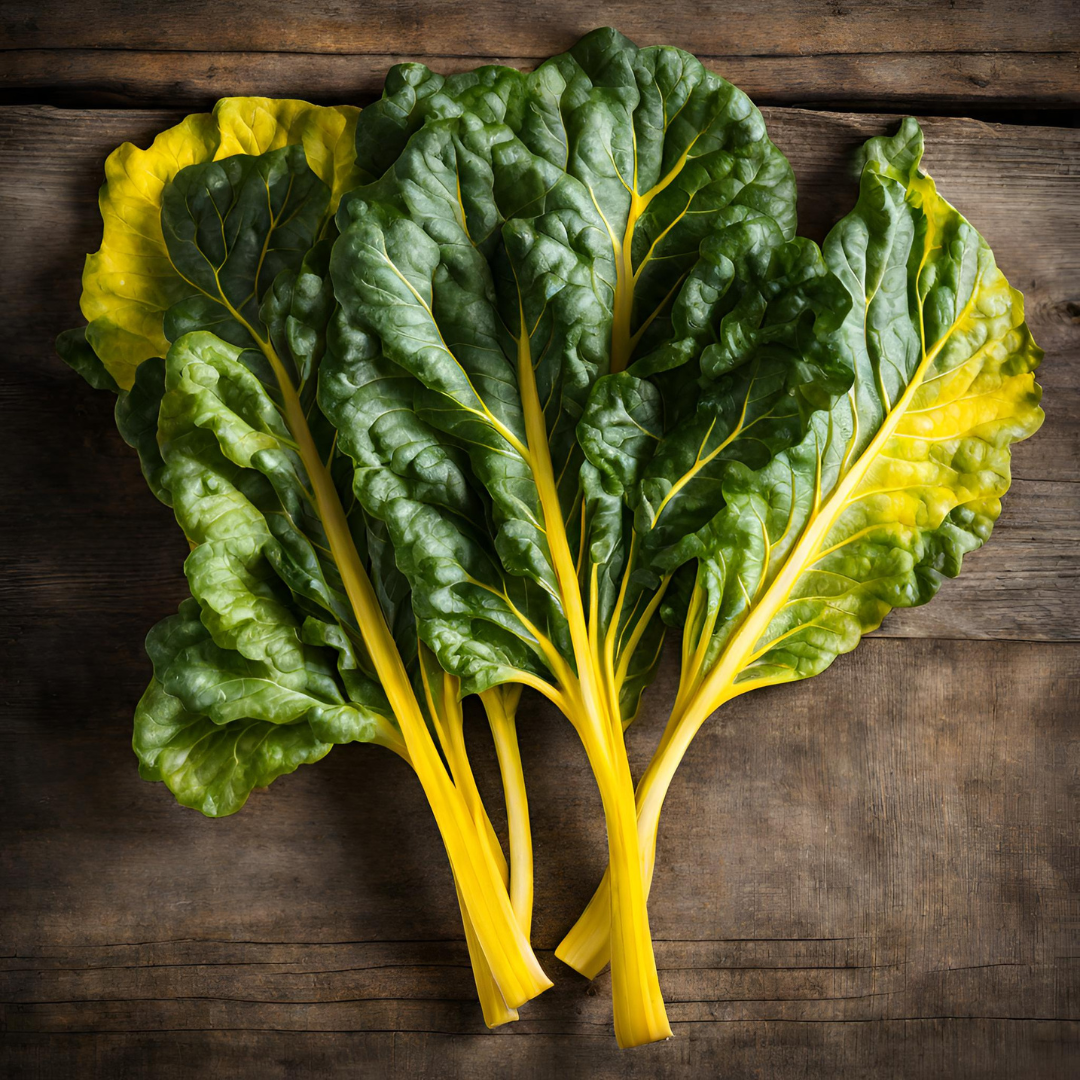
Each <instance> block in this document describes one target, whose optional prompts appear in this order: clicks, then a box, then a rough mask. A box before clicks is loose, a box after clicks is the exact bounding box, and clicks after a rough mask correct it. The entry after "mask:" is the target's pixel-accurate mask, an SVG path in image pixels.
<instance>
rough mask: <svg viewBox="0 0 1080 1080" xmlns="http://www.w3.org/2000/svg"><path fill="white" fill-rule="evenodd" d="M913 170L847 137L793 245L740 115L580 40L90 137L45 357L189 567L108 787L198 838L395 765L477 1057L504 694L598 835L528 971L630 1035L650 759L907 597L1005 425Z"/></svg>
mask: <svg viewBox="0 0 1080 1080" xmlns="http://www.w3.org/2000/svg"><path fill="white" fill-rule="evenodd" d="M921 149H922V136H921V132H920V131H919V129H918V125H917V124H915V122H914V121H911V120H908V121H905V122H904V124H903V125H902V127H901V129H900V132H899V133H898V134H897V135H896V136H894V137H892V138H876V139H872V140H871V141H870V142H869V143H868V144H867V146H866V147H865V148H864V149H863V151H862V158H861V171H862V181H861V189H860V195H859V200H858V202H857V204H856V206H855V208H854V210H853V211H852V212H851V213H850V214H849V215H848V216H847V217H845V218H844V219H843V220H842V221H841V222H839V223H838V224H837V226H836V227H835V228H834V230H833V232H832V233H830V235H829V237H828V239H827V240H826V242H825V245H824V248H823V249H820V250H819V249H818V248H817V246H816V245H814V244H813V243H812V242H810V241H808V240H805V239H801V238H797V237H796V236H795V232H796V213H795V183H794V177H793V174H792V171H791V168H790V166H789V164H788V162H787V161H786V160H785V159H784V157H783V155H782V154H781V153H780V152H779V151H778V150H777V149H776V147H775V146H774V145H773V144H772V142H771V141H770V140H769V138H768V135H767V133H766V131H765V125H764V122H763V120H762V117H761V115H760V113H759V112H758V111H757V109H756V108H755V107H754V106H753V105H752V103H751V102H750V101H749V100H748V99H747V98H746V96H745V95H743V94H742V93H741V92H740V91H738V90H737V89H736V88H735V87H733V86H731V84H729V83H727V82H725V81H724V80H723V79H721V78H720V77H718V76H716V75H714V74H712V73H710V72H708V71H706V70H705V69H704V68H703V67H702V65H701V64H700V63H698V61H696V60H695V59H694V58H693V57H691V56H689V55H688V54H686V53H683V52H681V51H679V50H677V49H671V48H650V49H640V50H639V49H638V48H636V47H635V46H634V45H633V44H631V43H630V42H628V41H627V40H626V39H625V38H623V37H622V36H621V35H618V34H617V33H615V32H614V31H611V30H600V31H595V32H594V33H592V34H590V35H588V36H587V37H586V38H584V39H583V40H582V41H581V42H579V43H578V45H577V46H575V48H574V49H573V50H571V52H569V53H567V54H565V55H562V56H558V57H555V58H553V59H552V60H549V61H547V62H545V63H544V64H542V65H541V66H540V67H539V68H538V69H537V70H536V71H535V72H533V73H531V74H528V75H526V74H522V73H520V72H517V71H515V70H513V69H508V68H500V67H486V68H481V69H479V70H477V71H475V72H470V73H467V74H464V75H457V76H453V77H451V78H448V79H443V78H442V77H440V76H438V75H436V74H434V73H432V72H430V71H429V70H427V69H426V68H424V67H422V66H420V65H411V64H407V65H401V66H399V67H397V68H395V69H393V70H392V71H391V72H390V74H389V75H388V77H387V82H386V88H385V91H384V94H383V96H382V98H381V99H380V101H378V102H377V103H375V104H374V105H372V106H370V107H369V108H367V109H365V110H364V111H363V112H360V111H359V110H357V109H354V108H349V107H341V108H332V109H330V108H318V107H315V106H310V105H307V104H305V103H302V102H295V101H275V100H270V99H256V98H237V99H225V100H223V101H222V102H219V103H218V105H217V107H216V108H215V110H214V112H213V113H212V114H207V115H199V116H193V117H189V118H188V119H187V120H185V121H184V122H183V123H182V124H180V125H178V126H177V127H175V128H172V129H170V130H169V131H167V132H164V133H163V134H161V135H159V136H158V138H157V139H156V140H155V142H154V144H153V146H152V147H151V148H150V149H149V150H147V151H140V150H137V149H135V148H134V147H132V146H130V145H128V144H125V146H123V147H121V148H119V149H118V150H117V151H116V152H115V153H114V154H113V155H112V156H111V157H110V158H109V161H108V162H107V164H106V177H107V183H106V185H105V187H104V188H103V189H102V197H101V209H102V215H103V218H104V222H105V232H104V237H103V241H102V247H101V250H100V251H99V252H98V253H97V254H95V255H92V256H90V257H89V258H88V260H87V265H86V270H85V273H84V278H83V283H84V292H83V302H82V307H83V314H84V315H85V317H86V318H87V326H86V327H85V328H81V329H79V330H76V331H69V332H68V333H66V334H64V335H61V338H60V341H59V347H60V350H61V353H62V355H63V356H64V357H65V359H66V360H68V362H69V363H71V364H72V366H74V367H75V368H76V369H77V370H79V371H80V372H81V373H82V374H83V375H84V376H85V377H86V378H87V379H88V381H90V382H91V383H92V384H93V385H95V386H98V387H103V388H109V389H112V390H114V391H115V392H117V394H118V402H117V423H118V426H119V428H120V431H121V433H122V434H123V435H124V437H125V439H126V440H127V441H128V442H129V443H131V445H132V446H134V447H135V448H136V450H137V451H138V453H139V456H140V459H141V463H142V468H143V472H144V475H145V476H146V479H147V481H148V483H149V484H150V486H151V488H152V489H153V491H154V493H155V494H156V495H157V496H158V497H159V498H161V499H162V500H163V501H165V502H166V503H168V504H169V505H170V506H171V507H172V508H173V510H174V512H175V514H176V518H177V521H178V522H179V524H180V526H181V528H182V529H183V531H184V534H185V536H186V537H187V539H188V541H189V543H190V545H191V554H190V555H189V556H188V558H187V561H186V562H185V567H184V569H185V574H186V577H187V581H188V585H189V588H190V591H191V597H190V599H188V600H185V601H184V603H183V604H182V605H181V607H180V610H179V612H178V613H177V614H176V615H174V616H171V617H169V618H167V619H165V620H164V622H162V623H160V624H159V625H158V626H157V627H155V628H154V630H153V631H152V632H151V634H150V637H149V638H148V642H147V649H148V652H149V653H150V657H151V660H152V662H153V666H154V677H153V680H152V682H151V684H150V687H149V688H148V690H147V692H146V694H145V695H144V697H143V699H142V701H141V702H140V705H139V707H138V710H137V713H136V722H135V739H134V745H135V750H136V753H137V754H138V756H139V761H140V771H141V773H142V775H143V776H145V777H146V778H148V779H155V780H162V781H164V782H165V783H166V784H167V786H168V787H169V788H170V790H171V791H172V792H173V793H174V794H175V795H176V797H177V798H178V799H179V800H180V801H181V802H182V803H184V804H185V805H189V806H193V807H195V808H196V809H199V810H201V811H202V812H203V813H206V814H210V815H220V814H228V813H232V812H234V811H236V810H238V809H239V808H240V807H241V806H242V805H243V803H244V801H245V799H246V798H247V796H248V794H249V793H250V791H251V790H252V789H253V788H254V787H257V786H264V785H266V784H268V783H269V782H270V781H271V780H273V779H274V778H276V777H277V776H280V775H282V774H284V773H287V772H291V771H293V770H294V769H296V768H297V767H298V766H299V765H301V764H305V763H310V762H313V761H316V760H318V759H319V758H321V757H323V756H324V755H325V754H326V753H328V752H329V750H330V749H331V747H332V746H334V745H336V744H339V743H345V742H352V741H362V742H373V743H377V744H379V745H381V746H383V747H385V748H388V749H390V750H392V751H393V752H395V753H396V754H397V755H398V756H400V757H401V758H403V759H404V760H405V761H407V762H408V763H409V764H410V765H411V767H412V768H413V770H414V771H415V772H416V775H417V777H418V779H419V780H420V783H421V786H422V788H423V790H424V793H425V796H426V797H427V799H428V802H429V804H430V806H431V808H432V811H433V813H434V816H435V819H436V823H437V825H438V827H439V830H440V834H441V836H442V839H443V843H444V845H445V847H446V851H447V856H448V858H449V861H450V865H451V869H452V871H453V875H454V881H455V886H456V888H457V891H458V898H459V902H460V907H461V912H462V918H463V922H464V927H465V934H466V940H467V943H468V946H469V953H470V958H471V960H472V963H473V970H474V975H475V978H476V984H477V989H478V993H479V996H480V1000H481V1004H482V1006H483V1010H484V1017H485V1020H486V1021H487V1023H488V1024H489V1025H490V1026H495V1025H497V1024H500V1023H504V1022H506V1021H509V1020H513V1019H515V1018H516V1016H517V1013H516V1009H517V1008H518V1007H519V1006H521V1005H522V1004H524V1003H525V1002H526V1001H528V1000H529V999H530V998H532V997H534V996H536V995H537V994H539V993H540V992H542V991H543V990H544V989H545V988H546V987H548V986H550V985H551V984H550V981H549V980H548V978H547V976H546V975H545V974H544V972H543V971H542V970H541V968H540V966H539V964H538V962H537V960H536V958H535V956H534V954H533V952H532V948H531V945H530V943H529V936H530V928H531V919H532V901H533V895H532V846H531V838H530V833H529V823H528V805H527V799H526V795H525V785H524V776H523V770H522V768H521V761H520V756H519V754H518V750H517V739H516V731H515V714H516V710H517V704H518V699H519V696H520V693H521V690H522V688H530V689H532V690H535V691H537V692H539V693H540V694H542V695H544V696H545V697H546V698H547V699H548V700H550V701H551V702H552V703H553V704H554V705H555V706H556V707H557V708H558V709H559V710H560V711H561V712H562V713H563V715H565V717H566V718H567V720H568V721H569V722H570V723H571V724H572V725H573V727H574V730H575V731H576V733H577V734H578V736H579V738H580V740H581V743H582V747H583V749H584V752H585V755H586V758H587V760H588V762H589V766H590V768H591V771H592V774H593V776H594V778H595V781H596V784H597V787H598V789H599V792H600V795H601V802H602V806H603V813H604V822H605V826H606V831H607V836H608V845H609V858H610V862H609V870H608V874H607V875H606V877H605V879H604V882H603V883H602V885H601V887H600V889H599V890H598V892H597V894H596V896H595V897H594V899H593V901H592V903H591V904H590V905H589V907H588V909H587V910H586V912H585V913H584V914H583V916H582V918H581V920H580V921H579V922H578V924H577V925H576V926H575V927H574V928H573V929H572V930H571V932H570V934H569V935H568V936H567V938H566V939H565V940H564V942H563V943H562V945H561V946H560V948H559V950H558V952H557V955H558V956H559V957H560V958H561V959H563V960H564V961H566V962H567V963H569V964H570V965H571V966H573V967H575V968H577V969H578V970H579V971H581V972H582V973H584V974H586V975H588V976H589V977H593V976H595V975H596V974H597V973H598V972H599V971H600V970H601V969H602V968H603V966H604V965H605V964H606V963H608V962H609V961H610V963H611V966H612V993H613V999H614V1019H615V1033H616V1037H617V1039H618V1041H619V1044H620V1045H621V1046H633V1045H638V1044H641V1043H648V1042H652V1041H656V1040H658V1039H663V1038H666V1037H668V1036H670V1034H671V1031H670V1027H669V1025H668V1021H667V1018H666V1015H665V1010H664V1003H663V999H662V997H661V993H660V985H659V979H658V975H657V969H656V961H655V958H654V955H653V948H652V940H651V936H650V933H649V923H648V913H647V906H646V899H647V896H648V889H649V884H650V882H651V878H652V871H653V866H654V861H655V848H656V833H657V824H658V819H659V812H660V807H661V805H662V803H663V800H664V796H665V794H666V792H667V789H668V786H669V785H670V783H671V781H672V778H673V776H674V773H675V770H676V768H677V766H678V764H679V762H680V761H681V759H682V757H683V755H684V754H685V752H686V749H687V746H688V745H689V742H690V740H691V739H692V738H693V736H694V734H696V732H697V731H698V730H699V729H700V727H701V725H702V724H703V723H704V721H705V720H706V719H707V718H708V717H709V716H710V715H711V714H712V713H713V712H714V711H715V710H716V709H717V708H719V707H721V706H722V705H723V704H725V703H726V702H727V701H729V700H731V699H732V698H734V697H736V696H739V695H741V694H742V693H745V692H746V691H748V690H752V689H755V688H756V687H758V686H764V685H774V684H776V683H780V682H787V681H792V680H795V679H802V678H807V677H810V676H812V675H815V674H818V673H819V672H821V671H822V670H824V668H825V667H827V666H828V665H829V664H830V663H831V662H832V660H833V659H835V657H836V656H838V655H840V654H841V653H843V652H847V651H849V650H850V649H852V648H854V647H855V645H856V644H857V643H858V641H859V640H860V637H861V636H862V634H864V633H866V632H868V631H870V630H872V629H874V628H876V627H877V626H878V625H879V624H880V622H881V620H882V619H883V618H884V616H885V615H886V614H887V613H888V611H889V610H891V609H892V608H894V607H904V606H914V605H916V604H921V603H925V602H926V601H927V600H929V599H930V598H931V597H932V596H933V595H934V593H935V592H936V590H937V587H938V585H939V584H940V581H941V579H942V577H943V576H953V575H955V574H957V573H958V572H959V570H960V566H961V560H962V557H963V555H964V554H965V553H966V552H968V551H971V550H973V549H975V548H977V547H978V546H980V545H981V544H982V543H983V542H985V540H986V539H987V537H988V536H989V534H990V530H991V528H992V525H993V522H994V520H995V518H996V516H997V514H998V512H999V509H1000V498H1001V496H1002V495H1003V494H1004V492H1005V490H1006V489H1007V487H1008V484H1009V446H1010V444H1011V443H1012V442H1014V441H1016V440H1018V439H1022V438H1025V437H1027V436H1028V435H1030V434H1032V433H1033V432H1034V431H1035V430H1036V429H1037V427H1038V425H1039V422H1040V420H1041V412H1040V410H1039V408H1038V399H1039V390H1038V387H1037V385H1036V384H1035V382H1034V379H1033V374H1032V373H1033V371H1034V369H1035V368H1036V366H1037V365H1038V362H1039V359H1040V357H1041V352H1040V350H1039V349H1038V348H1037V347H1036V346H1035V345H1034V343H1033V342H1032V340H1031V337H1030V334H1029V333H1028V331H1027V328H1026V325H1025V324H1024V321H1023V303H1022V298H1021V297H1020V294H1019V293H1017V292H1016V291H1015V290H1013V289H1011V288H1010V287H1009V285H1008V283H1007V282H1006V281H1005V279H1004V277H1003V276H1002V274H1001V273H1000V271H999V270H998V269H997V267H996V265H995V263H994V259H993V255H992V253H991V252H990V250H989V248H988V247H987V245H986V243H985V241H984V240H983V239H982V238H981V237H980V236H979V235H978V233H977V232H976V231H975V230H974V229H973V228H972V226H971V225H970V224H968V222H967V221H966V220H965V219H964V218H962V217H961V216H960V215H959V213H958V212H957V211H956V210H954V209H953V208H952V207H951V206H950V205H949V204H948V203H946V202H945V201H944V200H943V199H942V198H941V197H940V196H939V195H938V194H937V191H936V188H935V186H934V184H933V181H932V180H930V179H929V177H927V176H926V175H925V174H923V173H922V172H921V171H920V170H919V160H920V157H921ZM665 625H671V626H675V627H680V628H682V638H681V672H680V682H679V689H678V693H677V696H676V699H675V701H674V703H673V705H672V708H671V714H670V719H669V721H668V723H667V726H666V728H665V730H664V732H663V735H662V737H661V740H660V743H659V746H658V748H657V750H656V753H655V754H654V756H653V759H652V761H651V762H650V764H649V767H648V769H647V770H646V772H645V774H644V776H643V777H642V778H641V779H640V781H639V782H638V785H637V789H636V792H635V787H634V782H633V778H632V776H631V771H630V767H629V763H628V760H627V756H626V749H625V745H624V741H623V732H624V729H625V728H626V726H627V725H629V724H630V723H631V722H632V721H633V720H634V718H635V716H636V714H637V711H638V707H639V703H640V700H641V696H642V693H643V691H644V690H645V688H646V687H647V685H648V683H649V682H650V680H651V678H652V676H653V674H654V673H655V670H656V667H657V663H658V661H659V657H660V653H661V649H662V646H663V642H664V635H665ZM471 694H477V695H479V696H480V698H481V701H482V702H483V705H484V707H485V711H486V714H487V716H488V720H489V725H490V728H491V731H492V736H493V739H494V743H495V747H496V751H497V754H498V759H499V765H500V772H501V775H502V778H503V783H504V790H505V795H506V804H507V815H508V833H509V838H510V843H509V861H508V860H507V858H506V856H505V855H504V853H503V851H502V849H501V847H500V845H499V842H498V839H497V837H496V834H495V830H494V828H493V827H492V824H491V821H490V819H489V817H488V814H487V812H486V810H485V808H484V805H483V802H482V800H481V798H480V795H479V792H478V790H477V788H476V784H475V781H474V779H473V776H472V770H471V767H470V765H469V760H468V757H467V754H466V752H465V743H464V738H463V731H462V725H463V721H462V709H461V699H462V697H464V696H467V695H471Z"/></svg>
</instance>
